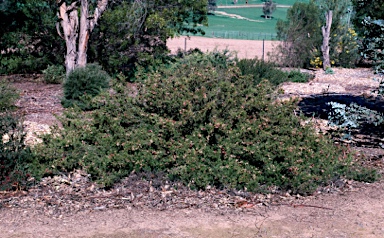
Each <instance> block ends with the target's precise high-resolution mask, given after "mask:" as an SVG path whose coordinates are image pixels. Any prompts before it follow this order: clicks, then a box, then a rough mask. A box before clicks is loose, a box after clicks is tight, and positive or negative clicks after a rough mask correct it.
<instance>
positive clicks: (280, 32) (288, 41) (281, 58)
mask: <svg viewBox="0 0 384 238" xmlns="http://www.w3.org/2000/svg"><path fill="white" fill-rule="evenodd" d="M319 15H320V10H319V8H318V7H317V5H315V4H314V3H313V2H312V1H311V2H310V3H302V2H296V3H295V4H294V5H293V6H292V7H291V8H290V9H288V12H287V20H286V21H283V20H278V22H277V24H276V31H277V36H278V38H279V39H280V40H282V43H281V44H280V45H279V46H278V47H277V55H275V58H276V62H278V63H280V64H282V65H284V66H289V67H295V68H306V67H309V66H310V61H311V59H312V58H313V55H312V52H313V51H314V50H316V49H317V48H319V47H320V45H321V42H322V38H321V31H320V25H321V23H320V17H319Z"/></svg>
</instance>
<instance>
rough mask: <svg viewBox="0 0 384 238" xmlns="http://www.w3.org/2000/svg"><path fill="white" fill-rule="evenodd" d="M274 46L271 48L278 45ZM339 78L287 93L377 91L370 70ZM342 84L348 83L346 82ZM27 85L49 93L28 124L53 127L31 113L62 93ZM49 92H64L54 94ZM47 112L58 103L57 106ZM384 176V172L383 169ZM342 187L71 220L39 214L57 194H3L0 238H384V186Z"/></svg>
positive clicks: (248, 51) (243, 53) (244, 52)
mask: <svg viewBox="0 0 384 238" xmlns="http://www.w3.org/2000/svg"><path fill="white" fill-rule="evenodd" d="M184 39H185V38H178V39H174V40H172V41H170V42H169V46H170V48H171V49H172V50H176V49H177V48H179V47H180V48H183V47H184ZM268 44H271V43H268ZM195 47H199V48H200V49H202V50H203V51H207V50H212V49H214V48H216V47H217V48H218V49H225V48H228V49H230V50H236V51H237V52H238V56H239V57H244V58H246V57H249V58H252V57H254V56H259V57H260V52H261V49H262V46H261V44H260V42H256V41H243V40H239V41H237V40H222V39H206V38H200V37H191V39H190V40H187V49H188V48H195ZM269 47H270V48H268V49H271V45H269ZM335 71H336V73H335V74H334V75H331V76H330V75H324V74H323V73H322V72H320V71H319V72H318V73H317V76H316V79H315V80H314V81H313V82H310V83H308V84H287V85H286V86H285V90H286V94H287V95H291V96H300V97H301V96H303V95H307V94H324V93H328V92H331V93H334V92H335V93H343V94H346V93H351V94H356V93H357V94H362V93H365V92H367V90H368V91H369V90H370V87H375V86H377V85H376V84H372V85H371V84H370V83H371V79H370V77H371V75H370V72H368V71H367V70H345V69H340V70H339V69H336V70H335ZM342 75H345V76H344V77H343V76H342ZM342 77H343V78H344V80H340V79H341V78H342ZM364 80H365V81H364ZM346 82H348V83H346ZM316 85H317V86H316ZM319 85H320V86H321V87H320V86H319ZM359 85H360V86H359ZM27 86H28V87H27V89H28V88H30V89H31V90H32V89H33V90H36V91H37V90H38V89H39V88H40V89H41V90H43V91H44V92H45V93H43V94H41V93H40V94H38V95H40V96H38V95H37V96H36V95H34V94H33V93H31V92H30V91H29V90H27V89H26V91H25V92H23V94H24V95H25V96H26V97H24V99H23V98H22V99H21V100H25V101H24V104H23V105H26V106H25V109H26V110H25V114H26V115H27V116H28V115H30V114H31V115H30V116H29V117H27V118H29V120H30V121H31V122H35V123H39V122H40V123H43V124H50V122H51V120H47V121H44V120H43V121H41V119H39V118H40V117H39V115H38V114H36V113H39V111H37V110H32V109H31V110H32V111H31V112H30V111H28V107H30V108H34V106H33V103H34V102H35V101H34V100H49V98H55V100H59V96H57V95H59V94H57V95H56V94H54V93H49V92H50V91H49V90H44V87H43V86H42V85H41V84H38V85H37V86H34V85H33V84H31V85H27ZM315 86H316V87H315ZM50 90H54V91H55V92H57V89H55V88H54V87H50ZM303 90H307V91H306V92H304V91H303ZM52 94H54V96H52ZM48 105H51V106H52V105H58V104H57V103H54V102H52V103H49V104H48ZM39 108H40V106H39ZM40 109H41V110H40V113H51V112H60V109H56V110H54V109H53V108H50V109H49V110H47V111H45V110H43V108H40ZM380 152H381V154H380V153H379V155H378V156H376V157H375V158H373V157H371V158H370V159H369V160H372V161H373V160H374V161H375V162H377V163H378V164H381V165H382V164H383V155H382V154H383V153H382V150H380ZM378 169H379V170H380V171H383V166H381V167H378ZM337 187H338V185H337V184H335V185H333V186H330V187H329V188H324V189H323V190H322V191H321V192H319V193H318V194H314V195H313V196H309V197H300V196H296V197H292V196H290V195H289V194H285V195H282V196H281V197H280V198H279V200H278V202H263V201H260V202H253V203H248V204H247V206H241V207H236V206H234V207H233V208H232V209H225V210H221V209H218V208H216V209H209V206H207V207H204V206H200V207H193V206H191V207H188V208H179V209H175V208H173V209H158V208H156V207H154V208H152V209H150V208H148V207H144V208H143V207H137V206H133V205H126V206H124V207H120V208H119V209H116V208H106V207H96V208H92V209H88V210H83V211H79V212H74V213H68V214H64V216H54V215H52V214H49V213H44V212H42V211H40V210H36V209H34V208H33V207H36V206H37V207H39V206H40V205H41V203H44V201H50V200H49V199H48V198H49V197H52V196H53V195H52V194H50V193H53V192H50V193H47V194H46V197H47V198H44V197H43V198H41V197H38V196H37V195H36V196H34V193H33V192H29V193H28V194H27V195H26V196H28V199H29V200H28V201H30V205H29V206H31V208H28V207H20V206H17V205H10V204H14V203H12V202H10V201H11V200H12V199H14V200H17V199H18V198H12V196H11V197H9V194H0V197H1V196H4V197H1V198H2V199H1V200H0V237H20V238H21V237H94V238H101V237H114V238H117V237H143V238H144V237H145V238H146V237H153V238H154V237H220V238H225V237H348V238H349V237H364V238H366V237H372V238H373V237H384V203H383V201H382V199H383V197H384V181H379V182H376V183H373V184H364V183H357V182H352V181H346V183H345V184H343V185H342V188H339V189H336V188H337ZM53 188H54V187H53ZM14 196H17V195H14ZM58 196H59V195H58ZM121 199H123V198H121ZM56 202H57V204H52V203H50V202H46V204H43V205H41V206H43V207H49V206H50V207H55V206H56V207H60V206H64V204H60V200H56ZM27 204H28V203H27ZM39 204H40V205H39ZM41 206H40V207H41Z"/></svg>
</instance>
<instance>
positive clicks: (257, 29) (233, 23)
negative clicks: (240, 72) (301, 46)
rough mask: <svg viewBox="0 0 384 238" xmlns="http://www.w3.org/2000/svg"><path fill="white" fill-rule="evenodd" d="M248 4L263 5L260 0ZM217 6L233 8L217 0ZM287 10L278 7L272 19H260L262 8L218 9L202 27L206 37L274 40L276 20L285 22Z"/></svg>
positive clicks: (289, 0) (285, 0) (227, 0)
mask: <svg viewBox="0 0 384 238" xmlns="http://www.w3.org/2000/svg"><path fill="white" fill-rule="evenodd" d="M245 2H246V0H238V3H237V4H236V6H244V5H245ZM295 2H309V0H276V3H277V4H281V5H289V6H291V5H293V4H294V3H295ZM248 4H249V5H251V4H263V1H262V0H248ZM217 5H218V6H225V5H229V6H231V5H232V6H233V0H217ZM287 10H288V8H286V7H284V8H283V7H278V8H277V9H276V11H275V12H274V13H273V14H272V17H273V18H272V19H264V18H263V17H262V15H263V10H262V7H242V8H218V9H216V13H215V15H209V16H208V27H203V29H204V31H205V32H206V35H205V36H206V37H219V38H234V39H249V40H261V39H267V40H270V39H275V37H276V23H277V20H278V19H282V20H285V18H286V15H287Z"/></svg>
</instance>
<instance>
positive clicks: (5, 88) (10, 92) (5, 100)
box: [0, 81, 19, 112]
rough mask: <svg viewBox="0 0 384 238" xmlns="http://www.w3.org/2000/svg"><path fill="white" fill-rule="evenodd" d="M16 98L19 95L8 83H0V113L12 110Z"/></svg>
mask: <svg viewBox="0 0 384 238" xmlns="http://www.w3.org/2000/svg"><path fill="white" fill-rule="evenodd" d="M18 98H19V94H18V93H17V91H16V89H15V88H13V87H12V86H10V85H9V83H8V82H5V81H0V112H4V111H7V110H9V109H12V108H13V107H14V104H15V102H16V100H17V99H18Z"/></svg>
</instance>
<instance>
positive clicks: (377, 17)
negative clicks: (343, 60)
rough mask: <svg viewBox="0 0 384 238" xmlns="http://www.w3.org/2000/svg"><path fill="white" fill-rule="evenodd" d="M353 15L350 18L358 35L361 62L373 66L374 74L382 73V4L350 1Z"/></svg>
mask: <svg viewBox="0 0 384 238" xmlns="http://www.w3.org/2000/svg"><path fill="white" fill-rule="evenodd" d="M352 2H353V6H354V10H355V14H354V16H353V18H352V21H353V24H354V26H355V29H356V32H357V33H358V35H359V40H360V41H361V43H360V48H359V52H360V55H361V62H363V63H365V64H366V63H368V64H373V66H374V68H375V71H376V73H381V74H382V73H383V72H384V63H383V60H384V53H383V50H382V49H383V47H384V43H383V41H384V11H383V7H384V2H383V1H373V0H352Z"/></svg>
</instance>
